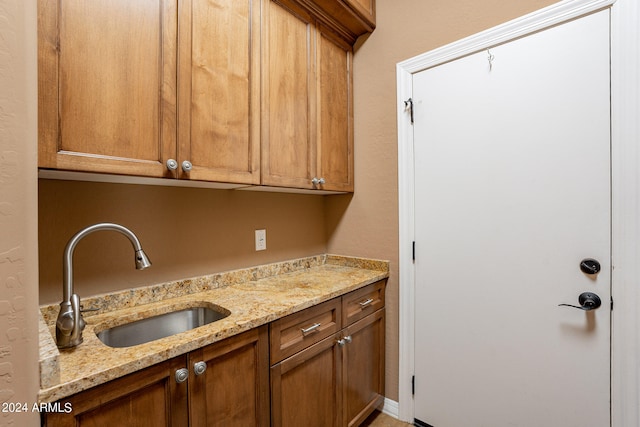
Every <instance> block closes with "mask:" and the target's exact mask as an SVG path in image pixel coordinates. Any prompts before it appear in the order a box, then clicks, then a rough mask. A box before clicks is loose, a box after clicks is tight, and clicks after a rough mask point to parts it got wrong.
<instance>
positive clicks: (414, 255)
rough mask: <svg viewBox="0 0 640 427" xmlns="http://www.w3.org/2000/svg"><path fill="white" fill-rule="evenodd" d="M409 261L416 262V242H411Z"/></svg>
mask: <svg viewBox="0 0 640 427" xmlns="http://www.w3.org/2000/svg"><path fill="white" fill-rule="evenodd" d="M411 259H412V260H413V261H415V260H416V241H415V240H414V241H413V242H411Z"/></svg>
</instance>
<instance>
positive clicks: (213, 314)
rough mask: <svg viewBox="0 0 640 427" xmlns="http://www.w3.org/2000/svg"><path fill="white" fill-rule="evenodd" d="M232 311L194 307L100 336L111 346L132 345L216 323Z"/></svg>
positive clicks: (110, 330) (158, 316) (119, 327)
mask: <svg viewBox="0 0 640 427" xmlns="http://www.w3.org/2000/svg"><path fill="white" fill-rule="evenodd" d="M229 314H231V313H230V312H229V310H226V309H223V308H221V307H220V308H218V309H215V310H214V309H212V308H209V307H192V308H187V309H183V310H178V311H172V312H170V313H164V314H160V315H157V316H153V317H148V318H146V319H142V320H136V321H135V322H131V323H125V324H124V325H119V326H114V327H113V328H109V329H105V330H104V331H100V332H98V333H97V334H96V335H97V336H98V339H99V340H100V341H102V342H103V343H105V344H106V345H108V346H109V347H117V348H122V347H131V346H134V345H139V344H144V343H147V342H150V341H155V340H158V339H160V338H165V337H168V336H171V335H175V334H179V333H180V332H185V331H188V330H191V329H194V328H197V327H199V326H203V325H207V324H209V323H213V322H215V321H217V320H220V319H224V318H225V317H227V316H228V315H229Z"/></svg>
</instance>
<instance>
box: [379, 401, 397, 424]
mask: <svg viewBox="0 0 640 427" xmlns="http://www.w3.org/2000/svg"><path fill="white" fill-rule="evenodd" d="M382 412H383V413H384V414H387V415H389V416H391V417H393V418H395V419H398V402H396V401H395V400H391V399H387V398H386V397H385V398H384V406H383V407H382Z"/></svg>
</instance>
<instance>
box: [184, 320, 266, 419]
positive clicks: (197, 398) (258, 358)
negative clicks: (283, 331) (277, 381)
mask: <svg viewBox="0 0 640 427" xmlns="http://www.w3.org/2000/svg"><path fill="white" fill-rule="evenodd" d="M268 354H269V341H268V338H267V327H266V326H263V327H260V328H257V329H253V330H251V331H248V332H245V333H244V334H242V335H238V336H236V337H231V338H228V339H226V340H224V341H222V342H221V343H219V344H216V345H211V346H208V347H204V348H202V349H200V350H196V351H192V352H191V353H189V366H190V367H191V369H190V370H191V372H192V373H191V377H190V378H189V381H190V384H189V419H190V423H189V425H190V426H192V427H210V426H237V427H246V426H268V425H269V356H268ZM203 362H204V363H205V365H202V366H206V371H205V372H204V373H202V374H200V375H198V374H197V373H198V372H199V371H198V370H197V366H198V364H202V363H203Z"/></svg>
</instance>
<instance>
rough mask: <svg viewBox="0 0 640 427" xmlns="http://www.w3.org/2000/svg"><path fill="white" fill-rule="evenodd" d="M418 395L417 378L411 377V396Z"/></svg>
mask: <svg viewBox="0 0 640 427" xmlns="http://www.w3.org/2000/svg"><path fill="white" fill-rule="evenodd" d="M415 394H416V376H415V375H412V376H411V395H412V396H415Z"/></svg>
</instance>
